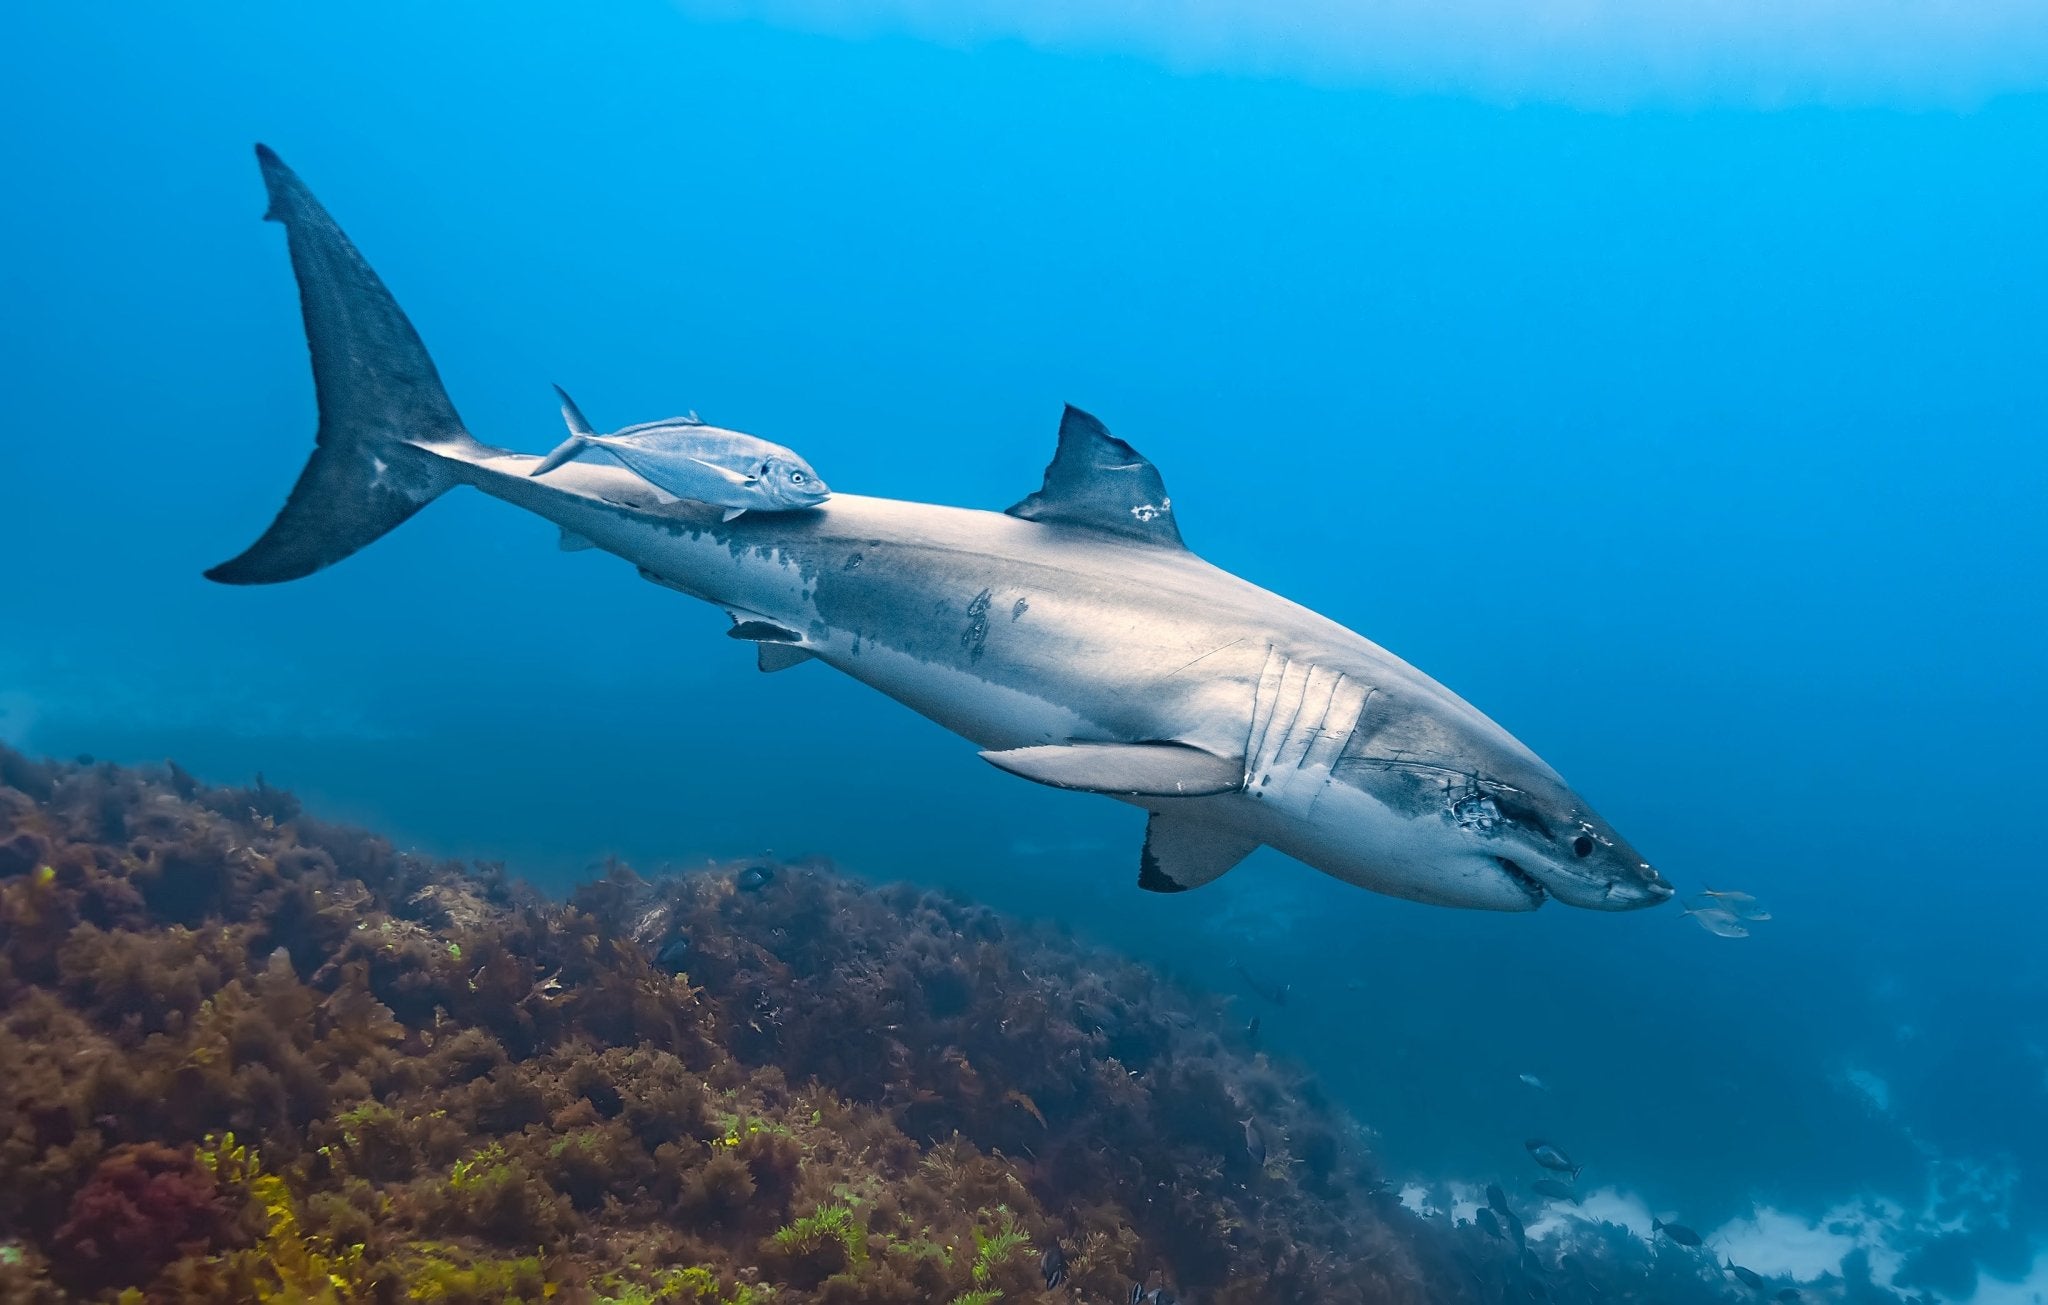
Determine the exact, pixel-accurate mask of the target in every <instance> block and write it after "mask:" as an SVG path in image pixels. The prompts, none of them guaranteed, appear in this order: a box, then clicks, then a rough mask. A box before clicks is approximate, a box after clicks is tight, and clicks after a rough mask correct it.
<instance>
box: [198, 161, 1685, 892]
mask: <svg viewBox="0 0 2048 1305" xmlns="http://www.w3.org/2000/svg"><path fill="white" fill-rule="evenodd" d="M257 159H258V162H259V163H260V164H261V167H262V171H263V181H264V186H265V189H266V190H267V192H268V195H269V201H270V203H269V209H268V212H267V214H266V216H268V217H269V218H271V219H272V220H274V221H278V222H281V223H283V224H284V226H285V230H286V235H287V237H288V240H287V243H288V245H289V248H290V252H291V259H292V268H293V270H294V272H295V273H296V274H297V276H298V283H299V296H300V301H301V305H302V307H303V309H304V312H303V316H304V320H305V326H306V333H307V336H308V340H309V343H310V345H311V352H312V360H313V370H314V380H315V386H314V390H315V394H316V397H317V398H318V400H319V405H320V421H319V430H318V434H317V436H316V441H315V447H314V449H313V451H312V456H311V459H310V461H309V462H308V463H307V465H306V469H305V471H304V472H303V474H301V476H300V477H299V479H298V481H297V483H296V484H295V485H294V486H293V488H292V492H291V495H290V497H289V498H288V499H287V500H286V502H285V505H284V508H283V509H282V511H280V512H279V514H278V516H277V518H276V520H274V521H273V522H272V523H271V524H270V526H269V528H268V529H266V530H265V531H264V533H263V535H262V536H261V537H260V538H259V539H258V540H257V541H256V542H255V543H254V544H253V545H251V546H250V547H249V548H248V549H246V550H244V551H243V552H242V553H241V554H240V555H239V556H237V557H235V558H233V559H231V560H230V561H227V562H224V563H222V564H221V565H219V566H216V567H214V568H213V569H211V570H210V571H208V572H207V576H208V577H209V578H210V579H213V580H216V581H219V582H220V583H223V584H240V585H252V584H274V583H277V582H280V581H285V580H296V579H299V578H300V577H302V576H307V575H311V574H312V573H313V572H315V571H318V570H320V569H321V568H322V567H326V566H330V565H332V564H334V563H335V562H338V561H340V560H341V559H343V558H345V557H348V556H349V555H350V554H352V553H355V552H356V551H357V550H359V549H362V548H364V547H366V546H367V545H369V544H370V543H371V542H372V541H374V540H376V539H378V538H380V537H381V536H383V535H384V534H386V533H387V532H389V531H391V530H392V529H394V528H396V527H397V526H398V525H399V524H400V523H402V522H404V521H406V520H408V519H410V518H411V517H412V516H413V515H414V514H415V513H417V512H418V511H419V510H420V509H422V508H424V507H425V506H426V505H427V504H428V503H430V502H432V501H433V500H434V499H436V498H439V497H440V496H441V495H442V494H444V493H446V492H447V491H448V490H451V489H454V488H457V487H458V486H465V485H466V486H470V487H472V488H474V489H477V490H479V491H481V492H483V493H485V494H488V495H490V496H491V497H493V498H496V499H499V500H501V501H503V502H506V503H509V504H511V505H512V506H514V507H517V508H520V509H522V510H524V511H528V512H532V513H534V514H536V515H538V516H540V517H543V518H545V519H546V520H549V521H551V522H553V523H554V524H555V525H556V526H558V527H559V528H560V529H561V530H562V531H563V533H564V535H565V536H567V537H568V538H569V539H572V540H574V541H576V543H577V544H579V545H581V544H586V543H587V544H589V545H591V546H592V547H594V548H599V549H602V550H604V551H605V552H608V553H612V554H614V555H616V556H618V557H620V558H623V559H624V560H625V561H627V562H628V563H629V564H631V565H632V566H633V567H635V568H636V569H637V570H638V571H639V573H640V575H641V576H643V577H644V578H646V579H647V580H649V581H651V582H653V583H655V584H658V585H661V586H663V587H665V588H668V589H671V590H674V591H676V592H679V593H683V594H686V595H689V596H690V597H693V598H695V599H697V600H699V601H702V602H708V603H711V604H713V605H714V606H716V607H718V608H721V609H722V610H724V611H725V612H726V613H727V615H729V616H730V617H731V618H732V622H733V626H732V629H731V630H730V631H728V633H729V634H730V635H731V636H732V637H733V638H735V639H739V640H742V641H745V642H748V643H752V644H754V645H755V649H756V651H755V656H756V658H757V664H758V665H759V666H760V667H761V668H762V669H763V670H770V671H776V670H782V669H785V668H787V667H791V666H796V665H799V664H801V663H803V662H806V661H810V660H813V659H815V660H818V661H822V662H824V663H825V664H827V665H829V666H832V667H834V668H835V669H837V670H840V671H843V672H845V673H846V674H848V675H851V676H853V677H854V678H855V679H858V680H860V681H862V682H863V683H866V684H868V685H870V686H872V687H874V688H876V689H878V690H880V691H881V692H883V693H886V694H888V695H889V696H891V697H893V698H895V699H896V700H897V701H899V702H901V703H903V704H904V705H905V706H907V707H909V708H911V709H912V710H913V711H916V712H919V713H920V714H922V715H924V716H926V717H929V718H930V719H932V720H935V721H938V722H940V723H942V724H943V725H944V726H946V727H947V728H948V729H951V730H953V731H954V732H955V733H957V734H959V735H961V736H962V737H964V738H966V739H968V740H970V741H971V742H972V743H973V744H974V745H975V747H977V748H978V749H980V750H981V755H982V757H983V758H984V759H986V760H987V761H989V762H990V763H991V764H993V765H995V766H997V767H999V768H1001V769H1002V770H1004V771H1007V772H1009V773H1010V774H1013V775H1018V776H1021V777H1023V778H1025V779H1029V780H1032V781H1034V782H1036V783H1041V784H1048V785H1051V786H1053V787H1055V788H1062V789H1067V790H1070V791H1074V792H1082V793H1095V794H1100V795H1103V796H1107V797H1113V798H1116V799H1119V800H1121V801H1125V802H1129V803H1130V804H1132V805H1134V806H1138V807H1142V808H1144V809H1146V810H1148V811H1149V812H1150V813H1151V820H1150V822H1149V824H1148V826H1147V832H1146V835H1145V843H1144V848H1143V850H1142V852H1141V853H1140V855H1139V856H1138V858H1137V860H1138V866H1137V878H1138V884H1139V886H1140V887H1141V888H1145V889H1149V890H1152V891H1155V892H1180V891H1183V890H1185V889H1190V888H1197V887H1200V886H1201V885H1203V884H1206V883H1209V882H1211V881H1212V880H1214V879H1216V878H1217V877H1218V876H1220V875H1222V874H1224V873H1226V872H1227V871H1229V870H1230V869H1231V868H1232V867H1234V866H1236V865H1238V864H1239V863H1241V862H1242V861H1243V860H1244V859H1245V858H1246V857H1247V856H1249V855H1250V854H1251V852H1252V851H1253V850H1254V849H1255V848H1257V847H1260V846H1262V845H1263V846H1270V847H1273V848H1275V849H1277V850H1278V851H1281V852H1284V853H1286V854H1287V855H1289V856H1292V857H1295V858H1296V859H1298V860H1300V861H1303V862H1305V863H1307V864H1308V865H1310V866H1313V867H1315V868H1316V869H1318V870H1321V871H1323V872H1324V873H1326V874H1329V875H1332V876H1334V877H1336V878H1338V879H1341V880H1344V881H1345V882H1347V883H1352V884H1357V885H1359V886H1361V887H1364V888H1369V889H1372V890H1374V891H1376V892H1382V893H1388V894H1391V895H1393V896H1396V897H1405V898H1410V899H1413V900H1416V901H1423V902H1433V903H1436V904H1438V905H1442V906H1458V907H1468V908H1474V909H1480V910H1495V911H1533V910H1535V909H1537V908H1538V907H1541V906H1543V905H1544V904H1545V903H1547V902H1549V901H1551V900H1552V899H1556V900H1558V901H1562V902H1565V903H1568V904H1570V905H1572V906H1578V907H1584V908H1586V909H1589V910H1600V911H1624V910H1632V909H1634V908H1637V907H1644V906H1654V905H1656V904H1657V903H1659V902H1663V901H1666V900H1668V899H1669V898H1670V897H1671V895H1672V888H1671V885H1670V884H1669V883H1668V882H1667V881H1666V880H1665V879H1664V878H1663V877H1662V876H1661V875H1659V874H1658V873H1657V872H1656V871H1655V870H1653V869H1652V868H1651V867H1650V865H1649V863H1648V862H1647V861H1645V860H1644V859H1643V858H1642V857H1641V856H1640V855H1639V854H1638V853H1637V852H1636V851H1635V849H1634V848H1632V847H1630V846H1629V845H1628V843H1627V841H1626V840H1624V839H1623V838H1622V836H1621V835H1620V833H1619V832H1618V831H1616V830H1615V829H1614V828H1613V827H1612V826H1611V825H1609V824H1608V823H1607V822H1606V821H1604V820H1602V819H1601V818H1600V817H1599V816H1598V815H1597V814H1596V813H1595V812H1594V811H1593V809H1592V807H1591V806H1590V805H1589V804H1588V803H1587V802H1586V801H1585V800H1584V799H1583V798H1581V797H1580V796H1579V795H1578V794H1577V793H1575V792H1573V791H1572V789H1571V788H1570V787H1569V786H1568V785H1567V784H1566V783H1565V781H1564V779H1563V778H1562V777H1561V776H1560V775H1559V774H1558V773H1557V772H1556V771H1555V770H1553V769H1551V768H1550V766H1549V765H1547V764H1545V762H1544V761H1543V760H1542V758H1540V757H1538V756H1537V755H1536V754H1535V753H1534V752H1532V751H1530V750H1529V748H1528V747H1526V746H1525V745H1524V744H1523V743H1522V742H1521V741H1520V740H1518V739H1516V738H1515V737H1514V736H1513V735H1511V734H1509V733H1508V732H1507V731H1506V730H1504V729H1502V728H1501V727H1500V726H1499V725H1498V724H1496V723H1494V722H1493V721H1492V720H1490V719H1488V718H1487V717H1486V716H1485V715H1484V714H1482V713H1481V712H1479V711H1478V710H1477V709H1476V708H1474V707H1473V706H1472V705H1471V704H1469V703H1467V702H1465V701H1464V700H1463V699H1461V698H1459V697H1458V696H1457V695H1456V694H1454V693H1452V692H1451V691H1450V690H1449V689H1446V688H1445V687H1444V686H1443V685H1441V684H1438V683H1437V682H1436V681H1435V680H1432V679H1430V678H1429V677H1428V676H1427V675H1424V674H1423V673H1422V672H1421V671H1419V670H1417V669H1416V668H1415V667H1413V666H1410V665H1409V664H1408V663H1407V662H1404V661H1402V660H1401V659H1400V658H1398V657H1396V656H1394V655H1393V654H1392V653H1390V652H1388V651H1387V650H1386V649H1384V648H1382V647H1380V646H1379V645H1378V644H1375V643H1373V642H1372V641H1370V640H1368V639H1366V638H1364V637H1363V636H1361V635H1359V634H1356V633H1354V632H1352V631H1350V630H1347V629H1345V628H1344V627H1342V626H1340V625H1338V624H1337V623H1336V622H1334V621H1331V620H1329V619H1328V618H1327V617H1323V616H1319V615H1317V614H1316V613H1314V612H1311V611H1308V610H1307V609H1306V608H1303V607H1299V606H1297V605H1295V604H1293V603H1290V602H1288V601H1287V600H1286V599H1283V598H1281V597H1280V596H1278V595H1277V594H1273V593H1269V592H1267V591H1266V590H1264V589H1261V588H1259V587H1258V586H1256V585H1253V584H1251V583H1249V582H1247V581H1245V580H1242V579H1239V578H1238V577H1237V576H1234V575H1231V574H1230V573H1228V572H1226V571H1224V570H1222V569H1220V568H1218V567H1215V566H1212V565H1210V564H1209V563H1207V562H1204V561H1203V560H1202V559H1200V558H1199V557H1197V556H1195V554H1194V553H1193V552H1191V551H1190V550H1189V549H1188V547H1187V545H1186V543H1185V542H1184V541H1183V540H1182V538H1181V533H1180V528H1179V526H1178V524H1177V521H1178V517H1177V505H1176V504H1175V503H1174V502H1173V500H1172V499H1171V498H1170V497H1169V496H1168V495H1167V493H1166V486H1165V482H1164V480H1163V479H1162V478H1161V476H1160V474H1159V471H1158V469H1157V468H1156V467H1154V466H1153V465H1152V463H1151V462H1149V461H1147V460H1146V459H1145V458H1144V457H1143V456H1142V455H1140V454H1139V453H1138V452H1137V450H1135V449H1133V448H1132V447H1131V446H1130V445H1129V444H1127V443H1125V442H1124V441H1122V440H1120V439H1118V438H1116V437H1115V436H1114V435H1112V434H1110V433H1109V431H1108V430H1107V429H1106V428H1105V427H1104V426H1103V424H1102V423H1101V422H1099V421H1097V420H1096V419H1095V418H1094V417H1091V416H1089V415H1088V414H1087V413H1085V412H1082V411H1081V410H1080V409H1078V408H1071V407H1070V408H1068V409H1067V410H1066V412H1065V413H1064V415H1063V416H1062V419H1061V422H1060V432H1059V444H1058V448H1057V451H1056V452H1055V453H1054V454H1053V458H1052V461H1051V463H1050V464H1049V465H1048V466H1047V467H1046V471H1045V477H1044V481H1043V483H1042V484H1041V485H1040V487H1039V488H1038V489H1037V490H1036V491H1035V492H1033V493H1031V494H1028V495H1026V496H1025V497H1024V498H1023V499H1022V500H1021V501H1019V502H1018V503H1016V504H1015V505H1014V506H1012V507H1011V508H1010V509H1009V510H1008V511H1006V512H980V511H969V510H966V509H961V508H953V507H942V506H939V505H936V504H929V503H914V502H908V501H905V500H900V499H885V498H870V497H866V496H862V495H853V494H835V495H833V496H832V498H830V499H829V500H827V501H826V502H824V503H822V504H820V505H819V506H817V507H815V508H811V509H809V510H806V511H801V512H758V511H754V512H748V513H747V514H746V515H745V516H743V517H740V518H739V519H738V520H736V521H726V520H723V519H722V517H723V515H724V514H723V512H722V511H721V510H720V509H719V508H718V507H716V506H710V505H706V504H701V503H691V502H673V503H671V502H664V501H663V500H664V499H665V498H667V497H669V496H668V495H666V494H665V493H662V492H659V491H658V490H657V489H656V488H655V487H654V486H653V485H651V484H649V483H648V482H647V481H646V480H644V479H642V478H641V477H639V476H637V475H635V474H633V472H631V471H629V470H627V469H626V468H625V467H623V466H618V465H614V464H612V463H610V462H609V461H606V462H602V463H600V462H595V461H586V460H571V461H567V462H564V463H562V464H561V465H560V466H557V467H555V468H554V469H553V470H551V471H549V472H548V473H547V474H546V475H544V476H539V477H536V476H534V475H532V474H531V473H532V472H533V471H534V470H535V469H536V468H537V467H538V466H541V465H545V464H544V463H543V461H542V460H541V459H537V458H534V457H531V456H528V455H526V454H520V453H515V452H512V451H511V450H509V449H505V448H498V447H493V446H491V445H489V444H486V443H484V442H482V441H481V440H478V439H477V438H476V437H475V436H473V435H471V434H470V432H469V430H468V428H467V427H466V426H465V425H464V424H463V421H462V418H461V416H460V415H459V414H458V413H457V412H456V410H455V405H454V403H453V402H452V401H451V400H450V399H449V397H448V394H447V392H446V391H445V390H444V389H443V387H442V384H441V379H440V376H439V374H438V373H437V372H436V370H435V368H434V363H433V360H432V359H431V358H430V357H429V356H428V354H427V350H426V346H425V345H424V344H423V343H422V342H421V341H420V338H419V334H418V332H416V331H415V330H414V329H413V326H412V323H411V322H409V321H407V320H406V317H405V313H404V311H403V310H402V309H400V308H399V306H398V304H397V302H396V301H395V300H394V299H393V298H392V297H391V293H390V291H388V290H387V289H385V287H384V283H383V282H382V281H380V280H379V279H378V278H377V275H376V273H375V272H373V271H372V270H371V269H370V266H369V264H368V263H367V262H366V261H365V260H364V259H363V257H362V255H361V254H359V253H358V252H357V251H356V248H355V246H354V245H353V244H351V243H350V242H349V240H348V237H347V236H346V235H344V234H343V233H342V230H341V228H340V227H338V226H337V225H335V222H334V219H333V218H332V217H330V216H329V215H328V213H327V210H326V209H325V208H323V207H321V205H320V202H319V201H318V200H317V199H315V198H314V197H313V194H312V192H311V191H309V190H308V189H307V188H306V186H305V184H304V183H303V182H301V181H300V180H299V178H298V177H297V176H295V175H294V174H293V173H292V171H291V169H289V168H287V167H286V166H285V165H284V162H283V161H282V160H281V159H279V158H278V157H277V155H276V154H274V153H272V152H271V151H270V150H269V149H268V148H265V147H261V146H259V147H258V149H257ZM579 438H587V437H579ZM903 456H904V457H905V458H911V457H917V458H920V459H923V458H924V457H925V451H924V450H922V449H909V448H906V449H905V450H904V453H903ZM1452 492H1460V493H1465V494H1466V495H1467V496H1468V497H1469V493H1470V491H1469V486H1468V487H1466V488H1465V489H1463V490H1454V489H1447V490H1446V493H1447V494H1448V493H1452ZM1462 506H1463V507H1467V508H1472V509H1473V510H1474V511H1475V512H1477V513H1479V514H1481V515H1483V514H1484V512H1485V510H1486V508H1485V505H1483V504H1481V505H1472V504H1463V505H1462ZM1304 555H1306V550H1304ZM1424 556H1425V555H1423V554H1421V553H1412V554H1411V559H1412V560H1422V559H1423V558H1424ZM332 616H333V618H334V619H343V620H345V619H348V613H347V612H346V611H343V610H337V611H335V612H334V613H332ZM813 745H815V740H814V741H813Z"/></svg>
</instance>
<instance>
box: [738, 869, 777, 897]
mask: <svg viewBox="0 0 2048 1305" xmlns="http://www.w3.org/2000/svg"><path fill="white" fill-rule="evenodd" d="M774 882H775V867H774V866H767V865H750V866H748V867H747V868H746V869H744V870H742V871H740V872H739V874H737V875H735V876H734V877H733V886H734V887H736V888H738V889H739V890H740V891H741V892H743V893H758V892H760V891H761V890H762V889H763V888H766V887H767V886H768V885H770V884H772V883H774Z"/></svg>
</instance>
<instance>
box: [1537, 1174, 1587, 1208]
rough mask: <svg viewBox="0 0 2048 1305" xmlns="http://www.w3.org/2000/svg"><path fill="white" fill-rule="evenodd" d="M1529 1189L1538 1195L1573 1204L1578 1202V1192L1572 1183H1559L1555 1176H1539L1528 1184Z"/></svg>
mask: <svg viewBox="0 0 2048 1305" xmlns="http://www.w3.org/2000/svg"><path fill="white" fill-rule="evenodd" d="M1529 1190H1530V1191H1532V1192H1535V1193H1536V1194H1537V1195H1539V1196H1548V1197H1550V1198H1551V1199H1553V1200H1558V1201H1570V1202H1571V1203H1572V1204H1573V1205H1577V1204H1578V1203H1579V1194H1578V1192H1576V1191H1574V1190H1573V1189H1572V1185H1571V1184H1570V1183H1561V1182H1559V1181H1558V1180H1557V1179H1555V1178H1539V1179H1537V1180H1536V1181H1535V1182H1533V1183H1531V1184H1529Z"/></svg>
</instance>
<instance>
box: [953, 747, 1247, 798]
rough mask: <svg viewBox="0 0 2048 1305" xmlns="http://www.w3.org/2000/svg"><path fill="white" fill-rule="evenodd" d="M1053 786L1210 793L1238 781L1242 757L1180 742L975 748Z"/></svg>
mask: <svg viewBox="0 0 2048 1305" xmlns="http://www.w3.org/2000/svg"><path fill="white" fill-rule="evenodd" d="M981 756H982V760H984V761H986V762H988V763H989V764H990V765H993V766H995V767H996V768H997V769H999V770H1007V771H1009V772H1010V773H1011V774H1012V775H1021V776H1023V777H1024V778H1025V779H1028V780H1033V781H1035V782H1037V783H1040V784H1049V785H1051V786H1052V787H1054V788H1065V789H1073V790H1075V791H1076V792H1081V793H1108V794H1111V795H1114V796H1117V797H1211V796H1213V795H1215V794H1218V793H1235V792H1237V791H1238V790H1239V789H1241V788H1243V787H1244V761H1243V759H1242V758H1236V757H1219V756H1217V755H1216V754H1215V753H1213V752H1204V751H1203V750H1202V749H1200V748H1193V747H1189V746H1188V745H1187V744H1185V743H1055V744H1047V745H1044V746H1041V747H1032V748H1010V749H1008V750H1004V751H989V752H984V753H982V754H981Z"/></svg>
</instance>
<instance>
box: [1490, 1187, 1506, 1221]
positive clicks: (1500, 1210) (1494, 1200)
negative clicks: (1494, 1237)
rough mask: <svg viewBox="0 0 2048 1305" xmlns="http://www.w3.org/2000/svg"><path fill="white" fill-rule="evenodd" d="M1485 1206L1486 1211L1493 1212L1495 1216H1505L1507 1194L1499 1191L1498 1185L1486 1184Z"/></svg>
mask: <svg viewBox="0 0 2048 1305" xmlns="http://www.w3.org/2000/svg"><path fill="white" fill-rule="evenodd" d="M1486 1204H1487V1208H1488V1209H1491V1210H1493V1211H1494V1212H1495V1213H1497V1214H1506V1213H1507V1212H1508V1194H1507V1193H1506V1192H1504V1191H1502V1190H1501V1187H1500V1184H1499V1183H1488V1184H1487V1185H1486Z"/></svg>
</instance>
